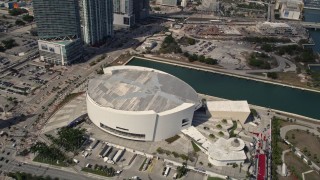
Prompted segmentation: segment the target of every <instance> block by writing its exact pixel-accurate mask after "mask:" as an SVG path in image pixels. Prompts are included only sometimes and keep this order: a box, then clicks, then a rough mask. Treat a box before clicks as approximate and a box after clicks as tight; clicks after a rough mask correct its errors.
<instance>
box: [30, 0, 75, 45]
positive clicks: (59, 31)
mask: <svg viewBox="0 0 320 180" xmlns="http://www.w3.org/2000/svg"><path fill="white" fill-rule="evenodd" d="M33 8H34V15H35V21H36V23H37V27H38V35H39V38H40V39H57V38H62V39H64V38H65V37H67V38H69V39H74V38H79V37H81V30H80V16H79V6H78V2H77V0H33Z"/></svg>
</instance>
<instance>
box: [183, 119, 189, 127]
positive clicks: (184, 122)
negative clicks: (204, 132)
mask: <svg viewBox="0 0 320 180" xmlns="http://www.w3.org/2000/svg"><path fill="white" fill-rule="evenodd" d="M188 124H189V120H188V119H182V127H184V126H187V125H188Z"/></svg>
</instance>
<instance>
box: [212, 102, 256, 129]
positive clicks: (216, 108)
mask: <svg viewBox="0 0 320 180" xmlns="http://www.w3.org/2000/svg"><path fill="white" fill-rule="evenodd" d="M207 107H208V111H209V112H210V114H211V116H212V117H213V118H217V119H231V120H239V121H240V122H241V123H242V124H244V123H245V121H246V120H247V118H248V117H249V115H250V112H251V111H250V108H249V105H248V102H247V101H208V102H207Z"/></svg>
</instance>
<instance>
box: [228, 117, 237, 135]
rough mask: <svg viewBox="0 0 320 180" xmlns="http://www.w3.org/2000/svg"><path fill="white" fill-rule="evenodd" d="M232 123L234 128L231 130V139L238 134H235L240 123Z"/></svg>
mask: <svg viewBox="0 0 320 180" xmlns="http://www.w3.org/2000/svg"><path fill="white" fill-rule="evenodd" d="M232 123H233V126H232V128H231V130H230V132H229V135H230V137H236V134H235V133H234V130H236V129H237V127H238V123H237V121H232Z"/></svg>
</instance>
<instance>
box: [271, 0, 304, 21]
mask: <svg viewBox="0 0 320 180" xmlns="http://www.w3.org/2000/svg"><path fill="white" fill-rule="evenodd" d="M277 4H278V5H276V8H280V7H281V8H280V11H279V12H280V18H282V19H291V20H300V19H301V16H302V11H303V7H304V3H303V1H302V0H279V1H278V2H277Z"/></svg>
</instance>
